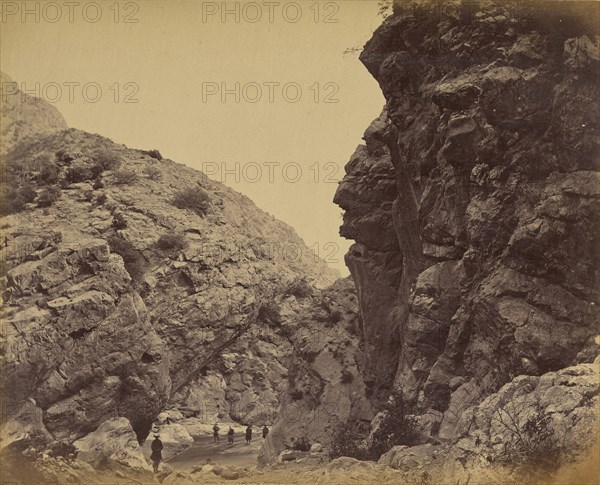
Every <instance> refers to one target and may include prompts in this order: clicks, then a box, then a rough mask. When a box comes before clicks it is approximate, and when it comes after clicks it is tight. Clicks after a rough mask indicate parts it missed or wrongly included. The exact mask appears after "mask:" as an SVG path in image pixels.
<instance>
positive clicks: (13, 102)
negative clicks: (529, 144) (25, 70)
mask: <svg viewBox="0 0 600 485" xmlns="http://www.w3.org/2000/svg"><path fill="white" fill-rule="evenodd" d="M36 86H37V87H36ZM39 86H40V85H39V83H38V84H37V85H30V86H27V85H23V84H19V83H18V82H16V81H13V80H12V79H11V78H10V77H9V76H8V75H6V74H5V73H3V72H0V126H2V133H0V136H1V137H2V143H0V155H4V154H6V153H7V152H8V151H9V150H10V148H12V147H13V146H15V145H16V144H17V143H18V142H20V141H21V140H23V139H26V138H27V137H33V136H35V135H38V134H41V133H51V132H55V131H60V130H64V129H66V128H67V123H66V121H65V119H64V118H63V116H62V115H61V114H60V112H59V111H58V110H57V109H56V108H55V107H54V106H52V105H51V104H50V103H48V102H47V101H45V100H43V99H40V98H39V97H35V96H30V95H29V94H27V92H30V93H31V92H33V93H35V94H37V95H38V96H39V95H40V94H41V93H39V92H37V91H39V90H40V88H39ZM22 87H23V88H25V90H26V91H27V92H23V91H22V90H21V88H22ZM36 89H37V91H36Z"/></svg>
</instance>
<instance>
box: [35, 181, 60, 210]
mask: <svg viewBox="0 0 600 485" xmlns="http://www.w3.org/2000/svg"><path fill="white" fill-rule="evenodd" d="M60 196H61V191H60V189H59V188H58V187H55V186H53V185H51V186H50V187H45V188H43V189H42V190H41V192H40V195H38V198H37V205H38V207H50V206H51V205H53V204H54V203H55V202H56V201H57V200H58V199H60Z"/></svg>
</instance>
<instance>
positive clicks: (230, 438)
mask: <svg viewBox="0 0 600 485" xmlns="http://www.w3.org/2000/svg"><path fill="white" fill-rule="evenodd" d="M227 443H228V444H230V445H232V444H233V428H232V427H231V426H229V431H227Z"/></svg>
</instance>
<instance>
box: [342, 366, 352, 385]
mask: <svg viewBox="0 0 600 485" xmlns="http://www.w3.org/2000/svg"><path fill="white" fill-rule="evenodd" d="M353 380H354V376H353V375H352V373H351V372H350V371H349V370H348V369H344V370H343V371H342V377H341V378H340V382H341V383H342V384H350V383H351V382H352V381H353Z"/></svg>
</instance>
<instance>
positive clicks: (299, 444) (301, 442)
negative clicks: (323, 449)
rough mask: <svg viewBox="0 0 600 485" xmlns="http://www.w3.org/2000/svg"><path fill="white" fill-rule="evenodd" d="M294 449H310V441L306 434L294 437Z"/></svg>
mask: <svg viewBox="0 0 600 485" xmlns="http://www.w3.org/2000/svg"><path fill="white" fill-rule="evenodd" d="M292 450H298V451H310V441H308V438H307V437H306V436H302V437H301V438H294V441H293V442H292Z"/></svg>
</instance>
